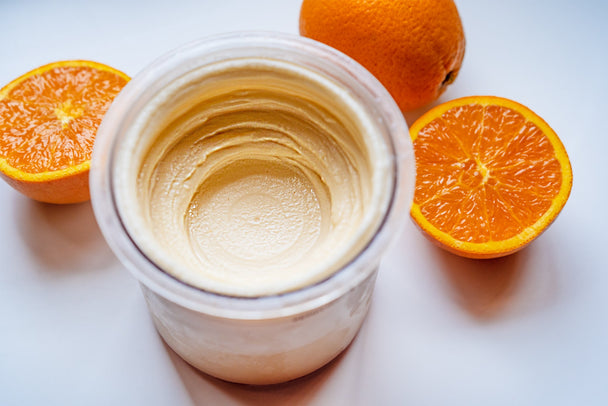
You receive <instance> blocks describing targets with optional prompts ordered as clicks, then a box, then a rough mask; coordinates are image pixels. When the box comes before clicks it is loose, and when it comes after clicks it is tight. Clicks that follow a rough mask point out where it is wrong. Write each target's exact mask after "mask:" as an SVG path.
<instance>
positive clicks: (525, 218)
mask: <svg viewBox="0 0 608 406" xmlns="http://www.w3.org/2000/svg"><path fill="white" fill-rule="evenodd" d="M410 135H411V138H412V141H413V143H414V152H415V155H416V167H417V169H416V176H417V177H416V189H415V194H414V203H413V205H412V209H411V215H412V218H413V219H414V221H415V222H416V224H418V226H419V227H420V228H421V229H422V230H423V231H424V233H425V234H426V235H427V236H428V237H429V238H431V239H432V240H433V241H434V242H436V243H437V244H438V245H439V246H441V247H443V248H445V249H447V250H448V251H450V252H453V253H455V254H458V255H461V256H465V257H470V258H495V257H500V256H504V255H507V254H510V253H513V252H516V251H518V250H519V249H521V248H523V247H524V246H526V245H527V244H529V243H530V242H531V241H532V240H534V239H535V238H536V237H537V236H538V235H540V234H541V233H542V232H543V231H544V230H545V229H546V228H547V227H548V226H549V225H550V224H551V223H552V222H553V220H554V219H555V218H556V217H557V215H558V214H559V212H560V211H561V209H562V208H563V207H564V205H565V204H566V201H567V200H568V197H569V195H570V190H571V188H572V168H571V165H570V160H569V158H568V154H567V153H566V149H565V148H564V146H563V144H562V142H561V141H560V139H559V138H558V136H557V134H556V133H555V132H554V131H553V130H552V129H551V127H549V125H548V124H547V123H546V122H545V121H544V120H543V119H542V118H540V117H539V116H538V115H536V114H535V113H534V112H533V111H532V110H530V109H529V108H527V107H525V106H523V105H521V104H519V103H516V102H514V101H512V100H508V99H504V98H500V97H494V96H472V97H465V98H461V99H457V100H453V101H450V102H448V103H444V104H441V105H439V106H437V107H435V108H433V109H432V110H430V111H428V112H427V113H426V114H424V115H423V116H422V117H420V118H419V119H418V120H417V121H416V122H415V123H414V125H412V127H411V128H410Z"/></svg>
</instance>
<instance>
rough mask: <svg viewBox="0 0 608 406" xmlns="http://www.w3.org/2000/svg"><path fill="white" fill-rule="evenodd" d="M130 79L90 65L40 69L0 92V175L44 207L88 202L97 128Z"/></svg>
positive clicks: (56, 65)
mask: <svg viewBox="0 0 608 406" xmlns="http://www.w3.org/2000/svg"><path fill="white" fill-rule="evenodd" d="M128 81H129V77H128V76H127V75H125V74H124V73H122V72H120V71H118V70H116V69H114V68H112V67H109V66H107V65H103V64H101V63H97V62H91V61H61V62H55V63H51V64H48V65H45V66H41V67H39V68H37V69H35V70H33V71H31V72H28V73H26V74H25V75H22V76H20V77H18V78H17V79H15V80H13V81H12V82H10V83H9V84H8V85H6V86H4V87H3V88H2V89H0V176H1V177H2V178H3V179H4V180H5V181H7V182H8V183H9V184H10V185H11V186H13V187H14V188H15V189H17V190H18V191H20V192H22V193H23V194H25V195H27V196H29V197H31V198H33V199H35V200H39V201H43V202H49V203H77V202H82V201H86V200H88V199H89V186H88V172H89V167H90V159H91V153H92V149H93V142H94V140H95V134H96V132H97V127H98V126H99V124H100V123H101V120H102V118H103V116H104V114H105V112H106V111H107V109H108V108H109V106H110V104H111V102H112V100H113V99H114V97H116V95H117V94H118V93H119V92H120V90H121V89H122V88H123V87H124V85H125V84H126V83H127V82H128Z"/></svg>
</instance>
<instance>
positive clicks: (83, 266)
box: [15, 199, 116, 272]
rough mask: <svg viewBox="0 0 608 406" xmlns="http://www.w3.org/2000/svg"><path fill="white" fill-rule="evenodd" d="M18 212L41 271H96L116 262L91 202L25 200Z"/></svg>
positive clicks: (26, 241) (22, 236)
mask: <svg viewBox="0 0 608 406" xmlns="http://www.w3.org/2000/svg"><path fill="white" fill-rule="evenodd" d="M15 211H16V212H15V215H16V216H17V222H18V224H19V232H20V233H21V238H22V239H23V241H24V243H25V246H26V247H28V248H29V250H30V252H31V256H32V257H33V258H34V259H35V260H36V261H38V262H39V263H40V264H41V267H40V268H41V269H45V270H49V271H60V272H78V271H84V270H97V269H104V268H107V267H108V266H109V265H111V264H112V263H114V262H115V261H116V258H115V257H114V255H113V254H112V252H111V251H110V248H109V247H108V246H107V244H106V242H105V240H104V238H103V236H102V234H101V231H100V230H99V227H98V226H97V223H96V221H95V217H94V215H93V209H92V207H91V204H90V203H80V204H70V205H55V204H45V203H40V202H36V201H33V200H30V199H23V201H22V202H21V204H19V205H18V206H17V207H16V210H15Z"/></svg>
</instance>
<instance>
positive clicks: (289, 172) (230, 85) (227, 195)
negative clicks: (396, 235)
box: [114, 58, 394, 297]
mask: <svg viewBox="0 0 608 406" xmlns="http://www.w3.org/2000/svg"><path fill="white" fill-rule="evenodd" d="M362 109H363V107H362V105H361V104H360V102H359V101H358V100H357V99H355V98H354V97H353V96H352V95H351V93H350V92H349V91H348V90H346V89H344V88H342V87H341V86H340V85H338V84H337V83H336V82H333V81H331V80H330V79H327V78H326V77H322V76H319V75H318V74H316V73H314V72H312V71H309V70H307V69H305V68H302V67H298V66H296V65H292V64H290V63H287V62H280V61H275V60H271V59H262V58H257V59H251V58H243V59H236V60H231V61H226V62H218V63H215V64H211V65H208V66H205V67H203V68H199V69H197V70H195V71H193V72H191V73H189V74H187V75H185V76H183V77H181V78H180V79H178V80H176V81H174V82H173V83H170V84H168V85H167V86H166V87H164V89H163V91H162V92H161V93H159V94H158V95H156V96H155V98H154V99H153V102H152V103H150V105H149V106H147V107H146V108H145V109H144V110H143V113H141V115H140V117H138V120H137V122H136V123H135V125H134V126H132V127H131V128H130V129H129V130H128V132H127V136H126V139H125V141H124V145H123V146H122V147H121V149H120V150H119V151H117V152H116V154H117V155H116V160H115V163H114V164H115V175H116V176H115V179H116V185H115V186H116V201H117V206H118V209H119V213H120V215H121V218H122V220H123V222H124V224H125V227H126V229H127V231H128V233H129V234H130V236H131V238H133V240H134V241H135V242H136V243H137V244H138V246H139V247H140V249H141V250H142V252H143V253H144V254H145V255H146V256H148V257H149V258H150V259H152V260H153V261H154V262H155V263H156V264H157V265H158V266H159V267H160V268H162V269H163V270H164V271H166V272H168V273H169V274H171V275H173V276H174V277H176V278H178V279H180V280H182V281H184V282H186V283H188V284H191V285H193V286H196V287H199V288H201V289H204V290H208V291H212V292H216V293H220V294H225V295H233V296H245V297H252V296H262V295H272V294H279V293H284V292H288V291H292V290H296V289H299V288H302V287H304V286H307V285H310V284H314V283H316V282H319V281H321V280H323V279H325V278H327V277H328V276H330V275H331V274H332V273H334V272H336V271H337V270H338V269H340V268H341V267H342V266H344V265H345V264H347V263H348V262H349V261H350V260H352V259H353V258H354V257H355V256H356V255H357V254H358V253H359V252H360V251H361V250H362V249H363V248H364V247H365V246H366V245H367V244H368V243H369V241H370V239H371V238H372V236H373V235H374V233H375V232H376V230H377V229H378V227H379V226H380V224H381V222H382V221H383V218H384V214H385V213H386V211H387V205H388V204H389V200H390V198H391V196H390V194H391V190H392V187H393V182H394V179H393V166H392V165H393V161H392V155H391V153H390V151H389V148H388V147H387V145H386V141H385V140H384V139H382V136H381V135H380V134H381V132H380V131H378V129H377V127H376V126H377V125H378V124H377V123H376V122H375V121H374V120H373V119H371V118H369V116H368V115H367V114H363V113H362Z"/></svg>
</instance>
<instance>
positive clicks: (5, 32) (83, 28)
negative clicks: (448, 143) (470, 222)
mask: <svg viewBox="0 0 608 406" xmlns="http://www.w3.org/2000/svg"><path fill="white" fill-rule="evenodd" d="M457 4H458V7H459V10H460V13H461V17H462V20H463V24H464V28H465V33H466V38H467V48H466V55H465V60H464V65H463V67H462V70H461V72H460V76H459V77H458V79H457V80H456V82H455V83H454V84H453V85H452V86H451V88H450V89H449V90H448V91H447V92H446V93H445V94H444V95H443V96H442V98H441V99H440V101H447V100H450V99H453V98H456V97H459V96H465V95H473V94H491V95H498V96H504V97H509V98H512V99H515V100H517V101H519V102H521V103H523V104H526V105H528V106H529V107H530V108H532V109H533V110H535V111H536V112H537V113H538V114H540V115H541V116H542V117H544V118H545V119H546V121H547V122H548V123H549V124H550V125H551V126H552V127H553V128H554V129H555V130H556V132H557V133H558V134H559V135H560V137H561V139H562V141H563V142H564V144H565V146H566V148H567V150H568V152H569V155H570V159H571V161H572V165H573V169H574V187H573V190H572V195H571V197H570V200H569V202H568V204H567V205H566V207H565V209H564V210H563V211H562V214H561V215H560V216H559V218H558V219H557V220H556V222H555V223H554V224H553V225H552V226H551V227H550V228H549V230H548V231H547V232H546V233H544V234H543V235H542V236H541V237H540V238H538V239H537V240H536V241H535V242H534V243H533V244H532V245H531V246H530V247H529V248H527V249H525V250H523V251H521V252H520V253H518V254H515V255H512V256H509V257H506V258H504V259H498V260H490V261H473V260H466V259H461V258H458V257H455V256H453V255H450V254H447V253H444V252H443V251H441V250H439V249H437V248H435V247H434V246H433V245H432V244H430V243H429V242H427V240H426V239H425V238H424V237H422V235H421V234H420V233H419V232H418V230H417V229H416V228H415V227H414V226H413V224H412V223H411V222H408V223H407V225H406V227H405V228H404V230H403V234H402V235H401V237H400V238H399V239H398V240H397V243H396V244H395V245H394V246H393V247H392V248H391V250H390V251H389V253H388V255H387V257H386V260H385V261H384V262H383V264H382V266H381V268H380V275H379V279H378V283H377V286H376V292H375V296H374V301H373V304H372V308H371V312H370V314H369V317H368V318H367V320H366V322H365V324H364V326H363V329H362V331H361V332H360V334H359V336H358V337H357V338H356V340H355V341H354V343H353V345H352V346H351V347H350V348H349V349H348V350H347V351H346V352H345V353H344V354H343V355H342V356H341V357H339V358H338V359H337V360H336V361H335V362H333V363H332V364H330V365H329V366H328V367H326V368H324V369H322V370H321V371H319V372H317V373H315V374H313V375H311V376H308V377H306V378H303V379H301V380H299V381H296V382H292V383H288V384H284V385H279V386H275V387H267V388H255V387H248V386H241V385H234V384H229V383H225V382H222V381H219V380H216V379H213V378H211V377H208V376H205V375H203V374H200V373H198V372H196V371H195V370H194V369H192V368H191V367H190V366H188V365H187V364H186V363H184V362H183V361H182V360H181V359H179V357H177V356H176V355H175V354H174V353H173V352H172V351H171V350H169V349H168V348H167V347H166V346H165V345H164V344H163V342H162V340H161V339H160V338H159V336H158V335H157V334H156V332H155V330H154V327H153V325H152V322H151V320H150V317H149V316H148V313H147V311H146V307H145V303H144V300H143V297H142V295H141V292H140V290H139V288H138V286H137V283H136V282H135V280H134V279H133V278H132V277H131V275H130V274H129V273H128V272H127V271H125V269H124V268H123V267H122V266H121V264H120V263H119V262H118V261H117V260H116V258H115V257H114V255H113V254H112V252H111V251H110V250H109V248H108V247H107V245H106V243H105V242H104V240H103V238H102V236H101V234H100V232H99V230H98V228H97V225H96V223H95V219H94V217H93V213H92V210H91V206H90V204H88V203H87V204H80V205H73V206H53V205H46V204H39V203H35V202H33V201H30V200H28V199H27V198H24V197H22V196H21V195H19V194H18V193H17V192H15V191H13V190H12V189H11V188H10V187H9V186H7V185H6V184H4V183H1V184H0V232H1V234H0V404H1V405H13V404H15V405H28V404H32V405H73V404H76V405H86V404H92V405H144V404H145V405H203V404H205V405H206V404H210V405H278V404H290V405H425V406H426V405H606V404H608V267H607V266H606V264H607V261H606V242H605V234H606V231H607V230H608V224H607V221H606V220H607V215H606V210H607V206H606V203H607V201H608V194H607V192H606V186H608V181H607V180H606V175H608V171H607V169H608V158H607V151H608V141H607V140H608V124H607V122H608V120H607V114H606V111H607V110H608V109H607V107H608V103H606V97H608V70H607V67H606V66H607V62H608V24H607V23H606V21H608V3H607V2H605V1H600V0H597V1H591V0H589V1H584V2H573V1H571V0H556V1H549V0H547V1H540V0H539V1H529V0H510V1H485V0H458V1H457ZM299 6H300V1H299V0H291V1H265V0H256V1H247V0H243V1H236V0H222V1H202V0H193V1H189V2H188V1H182V0H171V1H168V0H164V1H109V0H107V1H95V2H92V1H89V2H85V1H73V2H67V1H28V0H22V1H19V0H0V16H1V21H2V23H0V33H1V36H0V84H2V85H3V84H5V83H7V82H9V81H10V80H12V79H14V78H15V77H17V76H19V75H21V74H23V73H25V72H27V71H28V70H31V69H33V68H35V67H37V66H39V65H42V64H45V63H48V62H52V61H56V60H63V59H92V60H97V61H100V62H103V63H107V64H109V65H112V66H115V67H116V68H118V69H121V70H123V71H125V72H126V73H128V74H130V75H135V74H136V73H137V72H138V71H139V70H140V69H142V68H143V67H144V66H145V65H146V64H148V63H149V62H151V61H152V60H153V59H155V58H156V57H158V56H159V55H161V54H163V53H164V52H166V51H168V50H170V49H172V48H174V47H176V46H178V45H180V44H182V43H184V42H188V41H191V40H193V39H197V38H199V37H201V36H204V35H208V34H213V33H221V32H227V31H234V30H244V29H263V30H276V31H284V32H291V33H297V26H298V12H299ZM427 109H428V107H427V108H424V109H421V110H419V111H416V112H413V113H409V114H407V116H406V118H407V121H408V122H409V123H410V124H411V123H412V122H413V120H415V119H416V118H417V117H418V116H419V115H420V114H422V113H423V112H424V111H426V110H427Z"/></svg>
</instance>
